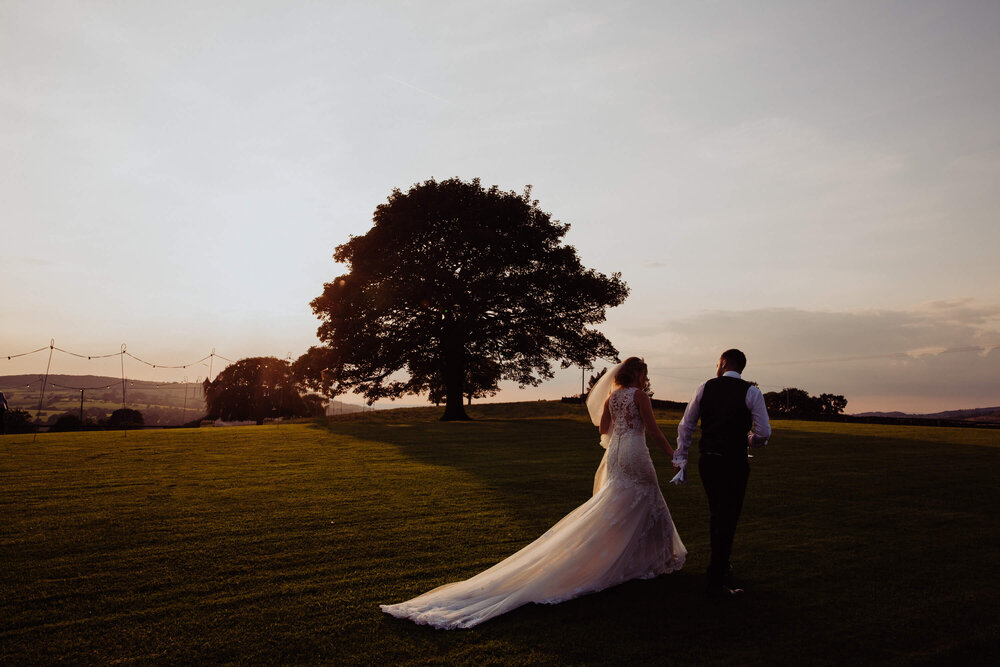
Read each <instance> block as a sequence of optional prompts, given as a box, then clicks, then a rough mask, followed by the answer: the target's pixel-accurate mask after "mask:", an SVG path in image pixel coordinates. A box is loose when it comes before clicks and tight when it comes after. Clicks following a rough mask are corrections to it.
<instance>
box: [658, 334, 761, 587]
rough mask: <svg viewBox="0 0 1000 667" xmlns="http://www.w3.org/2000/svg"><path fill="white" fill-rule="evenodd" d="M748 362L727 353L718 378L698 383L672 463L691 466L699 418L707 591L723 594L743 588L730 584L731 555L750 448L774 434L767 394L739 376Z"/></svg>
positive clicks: (739, 354) (679, 430) (732, 352)
mask: <svg viewBox="0 0 1000 667" xmlns="http://www.w3.org/2000/svg"><path fill="white" fill-rule="evenodd" d="M746 365H747V358H746V355H745V354H743V353H742V352H740V351H739V350H736V349H733V350H726V351H725V352H723V353H722V356H721V357H719V364H718V366H717V367H716V372H715V377H714V378H712V379H711V380H709V381H707V382H705V383H704V384H703V385H701V386H700V387H698V391H696V392H695V394H694V398H692V399H691V402H690V403H688V405H687V410H685V411H684V418H683V419H681V423H680V424H679V425H678V426H677V451H676V453H675V454H674V467H676V468H680V469H682V470H683V469H686V468H687V460H688V449H689V448H690V447H691V436H692V435H693V434H694V431H695V427H696V426H697V425H698V420H699V419H701V442H700V444H699V446H698V449H699V451H700V453H701V457H700V458H699V460H698V473H699V475H700V476H701V483H702V485H703V486H704V487H705V495H706V496H708V509H709V513H710V515H711V523H710V526H709V534H710V536H711V541H712V560H711V562H710V564H709V566H708V593H709V595H711V596H713V597H720V598H726V597H731V596H734V595H738V594H740V593H742V592H743V590H742V589H739V588H730V580H729V579H730V574H731V572H732V565H731V564H730V563H729V554H730V552H731V551H732V549H733V536H734V535H735V534H736V522H737V521H739V518H740V510H742V509H743V496H744V494H745V493H746V490H747V479H748V478H749V477H750V464H749V462H748V460H747V446H748V445H749V446H750V447H754V448H756V447H763V446H764V445H766V444H767V439H768V437H769V436H770V435H771V424H770V422H769V421H768V418H767V408H766V407H765V406H764V395H763V394H761V393H760V389H758V388H757V387H756V386H755V385H752V384H750V383H749V382H747V381H746V380H744V379H743V378H742V377H740V373H742V372H743V369H744V368H746Z"/></svg>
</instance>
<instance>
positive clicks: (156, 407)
mask: <svg viewBox="0 0 1000 667" xmlns="http://www.w3.org/2000/svg"><path fill="white" fill-rule="evenodd" d="M42 378H43V376H42V375H38V374H33V375H0V391H2V392H3V393H4V397H5V398H6V399H7V403H8V404H9V405H10V407H11V409H12V410H27V411H28V412H29V413H31V415H32V417H34V415H35V413H36V412H37V411H38V405H39V400H42V401H43V403H42V409H41V418H42V421H43V422H45V421H47V420H48V419H50V418H54V417H56V416H58V415H61V414H65V413H67V412H72V413H73V414H79V413H80V409H81V406H80V402H81V398H82V399H83V414H84V416H85V417H87V418H92V419H94V420H95V421H96V420H99V419H103V418H106V417H107V416H108V415H109V414H111V412H113V411H114V410H116V409H117V408H120V407H122V379H121V378H120V377H117V378H116V377H111V376H105V375H49V377H48V381H47V383H46V385H45V396H44V397H41V396H40V395H39V391H40V390H41V387H42ZM81 389H82V390H83V391H82V392H81ZM81 394H82V395H81ZM125 404H126V406H127V407H129V408H133V409H136V410H138V411H139V412H141V413H142V415H143V418H144V420H145V423H146V424H147V425H150V426H170V425H174V426H176V425H179V424H186V423H188V422H190V421H191V420H194V419H198V418H199V417H201V416H202V415H204V414H205V395H204V392H203V389H202V386H201V383H198V382H188V383H184V382H152V381H149V380H130V379H126V380H125ZM362 410H364V408H363V407H362V406H360V405H351V404H350V403H343V402H342V401H335V402H334V404H333V405H331V406H330V407H329V408H327V414H329V415H334V414H350V413H352V412H361V411H362Z"/></svg>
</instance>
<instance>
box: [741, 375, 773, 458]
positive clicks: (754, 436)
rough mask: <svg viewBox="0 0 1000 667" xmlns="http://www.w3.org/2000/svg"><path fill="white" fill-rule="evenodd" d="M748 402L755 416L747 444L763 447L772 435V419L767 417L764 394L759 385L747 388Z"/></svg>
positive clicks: (748, 407) (748, 406) (751, 412)
mask: <svg viewBox="0 0 1000 667" xmlns="http://www.w3.org/2000/svg"><path fill="white" fill-rule="evenodd" d="M746 404H747V409H748V410H750V414H751V415H752V416H753V430H751V431H750V433H748V434H747V444H748V445H750V446H751V447H754V448H757V447H763V446H764V445H766V444H767V439H768V438H770V437H771V421H770V420H769V419H768V417H767V405H766V404H765V403H764V394H762V393H761V392H760V389H759V388H758V387H750V388H749V389H748V390H747V399H746Z"/></svg>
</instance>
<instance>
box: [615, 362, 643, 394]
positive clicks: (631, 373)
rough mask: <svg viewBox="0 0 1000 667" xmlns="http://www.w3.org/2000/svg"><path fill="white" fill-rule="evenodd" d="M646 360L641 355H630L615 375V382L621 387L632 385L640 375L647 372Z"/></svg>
mask: <svg viewBox="0 0 1000 667" xmlns="http://www.w3.org/2000/svg"><path fill="white" fill-rule="evenodd" d="M646 369H647V368H646V362H645V361H643V360H642V359H640V358H639V357H629V358H628V359H626V360H625V361H624V362H622V367H621V368H620V369H618V375H616V376H615V384H616V385H618V386H619V387H631V386H632V385H633V384H634V383H635V381H636V380H638V379H639V377H640V376H641V375H642V374H643V373H644V372H646Z"/></svg>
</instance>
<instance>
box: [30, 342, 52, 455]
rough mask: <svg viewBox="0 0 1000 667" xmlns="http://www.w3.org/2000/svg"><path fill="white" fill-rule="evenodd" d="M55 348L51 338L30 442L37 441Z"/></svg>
mask: <svg viewBox="0 0 1000 667" xmlns="http://www.w3.org/2000/svg"><path fill="white" fill-rule="evenodd" d="M55 348H56V339H55V338H52V339H50V340H49V363H48V364H46V366H45V378H44V379H43V380H42V390H41V391H40V392H39V394H38V412H36V413H35V435H34V436H33V437H32V438H31V441H32V442H35V441H36V440H37V439H38V421H39V420H40V419H41V418H42V417H41V415H42V401H43V400H44V399H45V385H46V384H48V381H49V369H50V368H51V367H52V351H53V350H54V349H55Z"/></svg>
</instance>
